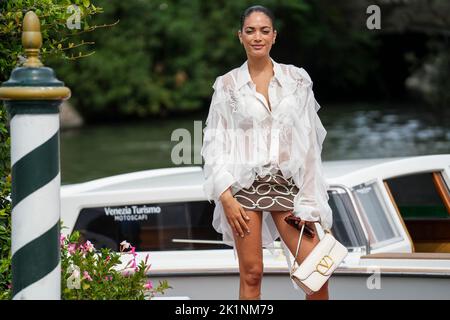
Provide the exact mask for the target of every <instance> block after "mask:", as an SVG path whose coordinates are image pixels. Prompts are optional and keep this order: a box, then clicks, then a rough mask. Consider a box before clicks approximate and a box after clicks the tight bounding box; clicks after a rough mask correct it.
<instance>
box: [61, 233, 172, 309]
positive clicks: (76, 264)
mask: <svg viewBox="0 0 450 320" xmlns="http://www.w3.org/2000/svg"><path fill="white" fill-rule="evenodd" d="M79 239H80V234H79V232H74V233H73V234H72V235H71V236H70V237H69V238H67V237H65V236H63V235H61V239H60V244H61V295H62V297H61V298H62V299H64V300H72V299H76V300H78V299H79V300H85V299H89V300H105V299H108V300H110V299H121V300H122V299H127V300H128V299H132V300H143V299H151V298H152V297H154V296H155V294H156V293H162V294H164V290H166V289H168V288H171V287H170V286H169V285H168V283H167V281H166V280H164V281H160V282H159V284H158V286H157V287H155V286H154V285H153V283H152V282H151V281H150V280H148V279H147V276H146V273H147V272H148V270H149V269H150V267H151V264H148V255H147V256H146V258H145V260H144V261H141V262H140V263H139V264H137V263H136V256H137V254H136V252H135V247H133V246H131V245H130V244H129V243H128V242H126V241H123V242H122V243H121V245H120V252H121V253H117V252H114V251H112V250H110V249H101V250H99V251H97V250H96V249H95V248H94V245H93V244H92V243H91V242H90V241H86V242H85V243H84V244H80V243H79ZM127 254H129V255H131V256H132V259H131V260H130V261H129V262H128V264H127V265H126V266H125V268H123V269H118V267H119V266H120V265H121V263H122V262H121V260H120V258H121V255H127Z"/></svg>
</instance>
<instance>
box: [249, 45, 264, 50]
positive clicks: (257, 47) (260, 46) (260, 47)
mask: <svg viewBox="0 0 450 320" xmlns="http://www.w3.org/2000/svg"><path fill="white" fill-rule="evenodd" d="M252 47H253V48H254V49H256V50H260V49H262V47H264V45H253V46H252Z"/></svg>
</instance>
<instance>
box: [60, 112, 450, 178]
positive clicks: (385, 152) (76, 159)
mask: <svg viewBox="0 0 450 320" xmlns="http://www.w3.org/2000/svg"><path fill="white" fill-rule="evenodd" d="M319 116H320V118H321V120H322V122H323V124H324V126H325V128H326V129H327V131H328V135H327V137H326V139H325V144H324V147H323V153H322V158H323V160H324V161H327V160H342V159H363V158H379V157H400V156H414V155H426V154H442V153H450V130H449V126H448V121H445V120H443V119H439V117H436V116H433V113H432V112H431V111H429V110H427V109H421V108H414V109H412V108H405V107H402V108H395V107H388V108H386V106H384V108H383V109H377V107H375V106H374V105H364V104H360V105H356V104H355V105H352V106H348V105H346V106H332V107H331V106H330V107H327V108H325V107H323V108H322V109H321V110H320V111H319ZM205 117H206V115H197V116H191V117H185V118H177V119H170V120H158V121H149V122H146V123H130V124H121V125H98V126H87V127H84V128H82V129H77V130H71V131H64V132H62V133H61V174H62V183H63V184H69V183H76V182H83V181H88V180H92V179H96V178H101V177H106V176H110V175H115V174H121V173H128V172H133V171H140V170H147V169H154V168H164V167H174V166H176V165H175V164H173V163H172V162H171V152H172V148H173V147H174V146H175V145H176V144H177V143H178V142H177V141H171V134H172V132H173V131H174V130H175V129H177V128H185V129H187V130H188V131H189V132H190V133H191V136H192V141H193V152H196V153H197V154H199V152H200V148H201V137H200V139H199V136H198V135H197V137H196V140H195V141H196V142H194V121H195V120H197V121H203V122H204V120H205ZM192 161H194V158H193V157H192ZM188 165H189V164H188ZM194 165H195V164H194Z"/></svg>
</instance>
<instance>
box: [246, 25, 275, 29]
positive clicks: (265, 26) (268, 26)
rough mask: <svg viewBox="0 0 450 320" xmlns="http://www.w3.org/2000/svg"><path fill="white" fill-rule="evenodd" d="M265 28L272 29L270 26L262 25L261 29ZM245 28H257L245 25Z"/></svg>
mask: <svg viewBox="0 0 450 320" xmlns="http://www.w3.org/2000/svg"><path fill="white" fill-rule="evenodd" d="M264 28H269V29H270V26H262V27H260V29H264ZM245 29H255V27H245Z"/></svg>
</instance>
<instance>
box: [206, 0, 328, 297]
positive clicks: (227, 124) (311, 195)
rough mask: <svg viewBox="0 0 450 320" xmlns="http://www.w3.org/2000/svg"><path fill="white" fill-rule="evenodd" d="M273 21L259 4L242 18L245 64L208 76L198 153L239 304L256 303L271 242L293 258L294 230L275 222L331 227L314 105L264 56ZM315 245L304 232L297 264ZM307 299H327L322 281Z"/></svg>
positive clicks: (299, 83)
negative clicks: (234, 261)
mask: <svg viewBox="0 0 450 320" xmlns="http://www.w3.org/2000/svg"><path fill="white" fill-rule="evenodd" d="M273 22H274V17H273V14H272V13H271V12H270V11H269V10H268V9H267V8H265V7H262V6H253V7H250V8H248V9H246V10H245V12H244V14H243V15H242V17H241V28H240V30H239V31H238V37H239V40H240V42H241V44H242V45H243V46H244V49H245V51H246V54H247V61H246V62H245V63H244V64H243V65H242V66H241V67H240V68H236V69H233V70H231V71H230V72H228V73H226V74H224V75H222V76H219V77H218V78H217V79H216V81H215V83H214V85H213V88H214V90H215V91H214V94H213V97H212V102H211V106H210V110H209V114H208V118H207V120H206V128H205V130H204V133H205V135H204V140H203V147H202V151H201V153H202V156H203V158H204V160H205V165H204V173H205V178H206V182H205V184H204V190H205V193H206V195H207V197H208V199H209V200H211V199H213V200H215V203H216V207H215V211H214V217H213V226H214V228H215V229H216V230H217V232H219V233H222V234H223V241H224V242H225V243H226V244H228V245H230V246H233V247H234V249H235V250H236V251H237V255H238V260H239V270H240V290H239V298H240V299H260V298H261V280H262V274H263V258H262V247H268V246H272V245H273V241H274V240H276V239H277V238H278V237H281V240H282V245H283V248H284V249H285V250H286V248H288V249H289V251H290V252H291V253H293V255H295V250H296V246H297V242H298V238H299V231H298V230H297V229H296V228H293V227H292V226H290V225H289V224H288V223H286V221H285V217H287V216H292V215H293V214H294V215H295V216H298V217H300V218H301V219H302V223H305V222H306V223H307V226H309V227H310V228H313V232H314V231H318V230H317V229H315V224H314V222H319V223H320V224H321V226H322V227H323V228H326V229H328V228H330V227H331V223H332V216H331V208H330V207H329V205H328V194H327V188H328V184H327V183H326V181H325V179H324V177H323V174H322V164H321V150H322V144H323V140H324V138H325V135H326V130H325V129H324V128H323V126H322V123H321V122H320V119H319V117H318V116H317V110H319V108H320V106H319V105H318V104H317V102H316V100H315V99H314V95H313V91H312V81H311V79H310V77H309V75H308V73H307V72H306V71H305V70H304V69H303V68H298V67H296V66H293V65H285V64H279V63H277V62H275V61H274V60H273V59H272V58H271V57H270V55H269V52H270V50H271V47H272V45H273V44H274V43H275V39H276V36H277V31H276V30H275V29H274V24H273ZM318 242H319V237H318V236H317V232H316V236H314V237H312V238H311V237H306V236H305V237H304V239H303V240H302V245H301V249H300V252H299V255H298V257H297V261H298V262H299V263H301V261H303V259H304V258H305V257H306V256H307V255H308V253H309V252H310V251H311V250H312V249H313V248H314V246H315V245H316V244H317V243H318ZM287 257H288V259H289V254H288V255H287ZM294 287H296V288H297V289H298V287H297V286H296V285H295V284H294ZM307 299H328V286H327V284H325V285H324V286H323V287H322V289H321V290H320V291H318V292H316V293H314V294H312V295H310V296H307Z"/></svg>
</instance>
